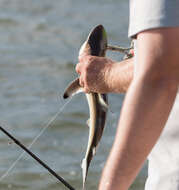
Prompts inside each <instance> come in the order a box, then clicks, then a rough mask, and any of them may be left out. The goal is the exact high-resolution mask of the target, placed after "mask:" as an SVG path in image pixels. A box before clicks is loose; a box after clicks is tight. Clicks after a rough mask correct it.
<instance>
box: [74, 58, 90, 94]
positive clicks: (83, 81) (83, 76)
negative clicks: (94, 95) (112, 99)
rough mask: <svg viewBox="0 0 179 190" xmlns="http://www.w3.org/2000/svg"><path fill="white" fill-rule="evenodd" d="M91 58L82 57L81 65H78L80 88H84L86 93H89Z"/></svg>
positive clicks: (80, 59)
mask: <svg viewBox="0 0 179 190" xmlns="http://www.w3.org/2000/svg"><path fill="white" fill-rule="evenodd" d="M89 57H90V56H85V55H83V56H80V57H79V63H78V64H77V65H76V68H75V70H76V72H77V73H78V74H79V75H80V76H79V83H80V86H82V87H83V89H84V92H85V93H89V92H90V90H89V87H88V81H87V70H88V69H87V68H88V66H89V64H90V58H89Z"/></svg>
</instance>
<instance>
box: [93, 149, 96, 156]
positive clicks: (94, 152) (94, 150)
mask: <svg viewBox="0 0 179 190" xmlns="http://www.w3.org/2000/svg"><path fill="white" fill-rule="evenodd" d="M95 154H96V147H94V148H93V156H94V155H95Z"/></svg>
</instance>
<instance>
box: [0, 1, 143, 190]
mask: <svg viewBox="0 0 179 190" xmlns="http://www.w3.org/2000/svg"><path fill="white" fill-rule="evenodd" d="M0 7H1V8H0V9H1V11H0V57H1V61H0V89H1V92H0V115H1V117H0V124H1V125H3V126H4V127H5V128H6V129H7V130H9V132H11V133H12V134H13V135H15V136H16V137H17V138H18V139H20V141H21V142H23V143H24V144H25V145H26V146H28V145H29V144H31V142H32V141H33V139H34V138H35V136H36V135H37V134H39V133H40V130H41V129H42V128H43V127H44V126H46V125H47V123H48V122H49V120H51V118H52V117H53V116H54V115H55V114H56V113H57V112H58V110H59V109H60V108H61V107H62V106H63V104H64V103H65V101H64V100H63V99H62V98H61V96H60V95H61V94H62V93H63V90H64V89H65V87H66V85H67V84H68V82H69V81H71V80H72V79H74V78H75V76H76V74H75V72H74V67H75V64H76V63H77V55H78V51H79V47H80V46H81V44H82V42H83V41H84V40H85V38H86V37H87V35H88V33H89V31H90V30H91V29H92V28H93V27H94V26H96V25H97V24H103V25H104V26H105V28H106V30H107V33H108V41H109V43H110V44H114V45H117V44H119V43H120V45H122V46H128V45H129V44H130V42H129V40H128V38H127V28H128V15H127V13H128V1H126V0H120V1H116V0H110V1H109V0H99V1H96V0H90V1H89V0H88V1H84V0H76V1H73V0H60V1H59V0H53V1H49V0H25V1H24V0H0ZM108 56H110V57H111V58H113V59H116V60H120V59H121V57H122V55H119V54H118V53H108ZM122 100H123V96H122V95H110V96H109V102H110V109H111V110H112V111H113V112H114V113H113V114H112V113H109V116H108V122H107V127H106V130H105V132H104V136H103V138H102V142H101V143H100V146H99V148H98V152H97V155H96V156H95V158H94V160H93V162H92V164H91V167H90V170H89V175H88V180H87V189H97V184H98V181H99V178H100V174H101V170H102V168H103V166H104V163H105V160H106V158H107V156H108V153H109V151H110V148H111V145H112V142H113V139H114V135H115V130H116V125H117V119H118V115H119V113H120V108H121V103H122ZM87 119H88V109H87V103H86V99H85V97H84V96H83V95H79V96H76V97H74V98H73V99H72V100H71V102H70V103H69V104H68V105H67V106H66V107H65V109H64V111H63V112H62V113H61V114H60V115H58V117H57V118H56V120H55V121H53V122H52V123H51V124H50V126H49V127H48V128H47V130H45V132H44V133H43V134H42V135H41V136H40V138H39V139H38V140H37V141H36V142H35V143H34V145H33V146H32V148H31V150H32V151H33V152H34V153H35V154H37V155H38V156H39V157H40V158H41V159H42V160H43V161H44V162H46V163H47V164H48V165H49V166H50V167H52V168H53V169H54V170H55V171H56V172H58V173H59V174H60V175H61V176H63V177H64V178H65V179H66V180H67V181H68V182H69V183H71V184H72V185H73V186H74V187H75V188H76V189H81V186H82V176H81V168H80V163H81V160H82V158H83V157H84V154H85V150H86V144H87V137H88V129H87V127H86V124H85V123H86V120H87ZM0 142H1V143H0V176H3V174H4V173H5V172H6V171H7V169H8V168H9V167H10V166H11V165H12V164H13V162H14V161H15V160H16V159H17V158H18V157H19V155H20V154H21V153H22V150H21V149H20V148H19V147H17V146H16V145H14V144H11V145H8V142H9V139H8V138H7V137H6V136H5V135H4V134H2V133H0ZM145 177H146V168H144V169H143V170H142V172H141V174H140V175H139V177H138V178H137V180H136V181H135V183H134V185H133V186H132V187H131V190H142V189H143V186H144V179H145ZM0 188H1V189H3V190H9V189H13V190H21V189H23V190H24V189H30V190H36V189H38V190H41V189H43V190H56V189H65V187H63V185H62V184H61V183H59V182H57V180H56V179H55V178H54V177H52V176H51V175H50V174H49V173H48V172H47V171H46V170H45V169H44V168H42V167H41V166H40V165H39V164H37V163H36V161H34V160H33V159H31V158H30V157H29V156H28V155H27V154H25V155H24V156H23V157H22V158H21V159H20V161H19V162H18V163H17V165H16V166H15V167H14V169H13V170H12V171H10V172H9V174H8V175H7V176H6V177H5V178H3V179H1V181H0Z"/></svg>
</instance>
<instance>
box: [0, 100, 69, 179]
mask: <svg viewBox="0 0 179 190" xmlns="http://www.w3.org/2000/svg"><path fill="white" fill-rule="evenodd" d="M70 101H71V98H70V99H69V100H68V101H67V102H65V103H64V104H63V106H62V107H61V108H60V109H59V110H58V112H57V113H56V114H55V115H54V116H53V117H52V118H51V119H50V120H49V121H48V122H47V124H46V125H45V126H44V127H43V128H42V129H41V131H40V133H39V134H38V135H37V136H36V137H35V138H34V140H33V141H32V143H31V144H30V145H29V146H28V147H27V148H28V149H30V148H31V147H32V145H33V144H34V143H35V142H36V141H37V139H38V138H39V137H40V136H41V135H42V134H43V133H44V131H45V130H46V129H47V128H48V127H49V126H50V124H51V123H52V122H54V121H55V119H56V118H57V116H58V115H60V114H61V113H62V111H63V110H64V109H65V107H66V105H67V104H68V103H69V102H70ZM25 153H26V152H25V151H23V152H22V153H21V154H20V155H19V157H18V158H17V159H16V160H15V161H14V162H13V164H12V165H11V166H10V167H9V169H8V170H7V171H6V172H5V173H4V174H3V175H2V176H1V177H0V181H2V180H3V179H4V178H5V177H6V176H8V174H9V172H10V171H11V170H12V169H13V168H14V167H15V165H16V164H17V162H18V161H19V160H20V159H21V158H22V157H23V156H24V154H25Z"/></svg>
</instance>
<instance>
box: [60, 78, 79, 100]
mask: <svg viewBox="0 0 179 190" xmlns="http://www.w3.org/2000/svg"><path fill="white" fill-rule="evenodd" d="M80 92H83V88H82V87H81V86H80V84H79V78H77V79H75V80H74V81H72V82H71V83H70V84H69V85H68V86H67V88H66V90H65V92H64V94H63V98H64V99H66V98H69V97H71V96H73V95H75V94H78V93H80Z"/></svg>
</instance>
